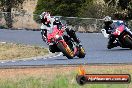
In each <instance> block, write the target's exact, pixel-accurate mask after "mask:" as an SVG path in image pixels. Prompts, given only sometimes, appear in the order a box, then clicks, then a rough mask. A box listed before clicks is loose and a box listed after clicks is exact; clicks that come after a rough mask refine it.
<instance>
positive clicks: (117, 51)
mask: <svg viewBox="0 0 132 88" xmlns="http://www.w3.org/2000/svg"><path fill="white" fill-rule="evenodd" d="M77 35H78V37H79V38H80V39H81V41H82V44H83V46H84V48H85V51H86V57H85V58H82V59H79V58H77V57H75V58H74V59H67V58H66V57H64V56H62V55H61V56H58V57H53V58H37V60H26V61H25V60H19V61H4V62H3V61H0V67H2V66H27V65H28V66H32V65H33V66H35V65H38V66H39V65H71V64H96V63H97V64H120V63H122V64H124V63H125V64H131V63H132V50H130V49H125V48H124V49H123V48H120V47H116V48H113V49H111V50H108V49H107V48H106V45H107V41H108V40H107V39H106V38H104V37H103V35H102V34H101V33H77ZM0 42H14V43H22V44H30V45H39V46H44V47H48V46H47V45H46V44H45V43H44V42H43V41H42V39H41V35H40V31H26V30H3V29H0Z"/></svg>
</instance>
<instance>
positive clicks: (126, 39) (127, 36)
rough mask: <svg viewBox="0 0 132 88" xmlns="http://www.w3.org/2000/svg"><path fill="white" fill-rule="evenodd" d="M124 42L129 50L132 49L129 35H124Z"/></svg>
mask: <svg viewBox="0 0 132 88" xmlns="http://www.w3.org/2000/svg"><path fill="white" fill-rule="evenodd" d="M125 41H126V43H127V44H128V46H129V48H130V49H132V38H131V37H130V36H129V35H125Z"/></svg>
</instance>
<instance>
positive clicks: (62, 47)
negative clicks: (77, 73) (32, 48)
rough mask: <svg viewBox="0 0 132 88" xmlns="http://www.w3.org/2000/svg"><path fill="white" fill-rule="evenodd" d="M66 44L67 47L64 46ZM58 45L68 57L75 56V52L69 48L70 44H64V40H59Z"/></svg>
mask: <svg viewBox="0 0 132 88" xmlns="http://www.w3.org/2000/svg"><path fill="white" fill-rule="evenodd" d="M64 46H66V47H64ZM57 47H58V48H59V49H60V50H61V52H62V53H63V54H64V55H65V56H66V57H67V58H68V59H72V58H73V57H74V52H73V51H72V50H71V49H70V48H69V46H68V45H64V44H63V42H59V43H58V44H57Z"/></svg>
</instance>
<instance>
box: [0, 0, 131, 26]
mask: <svg viewBox="0 0 132 88" xmlns="http://www.w3.org/2000/svg"><path fill="white" fill-rule="evenodd" d="M24 1H25V0H0V11H4V12H8V13H7V14H4V17H5V20H6V25H7V26H8V27H9V28H11V27H12V18H11V11H12V10H11V9H12V8H17V9H19V8H20V9H21V5H22V4H23V2H24ZM98 1H101V0H38V2H37V5H36V9H35V11H34V14H37V15H39V14H41V13H42V12H43V11H48V12H50V13H51V14H52V15H58V16H65V17H71V16H74V17H89V18H103V17H104V16H106V15H109V16H112V17H113V18H116V19H123V20H131V19H132V0H102V1H101V2H102V3H99V2H98ZM37 15H34V20H35V21H37V22H39V17H38V16H37Z"/></svg>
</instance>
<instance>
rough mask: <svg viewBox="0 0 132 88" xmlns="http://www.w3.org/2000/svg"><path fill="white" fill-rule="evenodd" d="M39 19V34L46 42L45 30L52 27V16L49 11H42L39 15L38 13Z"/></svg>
mask: <svg viewBox="0 0 132 88" xmlns="http://www.w3.org/2000/svg"><path fill="white" fill-rule="evenodd" d="M40 19H41V23H42V25H41V27H40V29H41V35H42V39H43V41H45V42H46V43H47V32H48V31H49V30H51V27H52V22H51V21H52V18H51V16H50V13H49V12H43V13H42V14H41V15H40Z"/></svg>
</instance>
